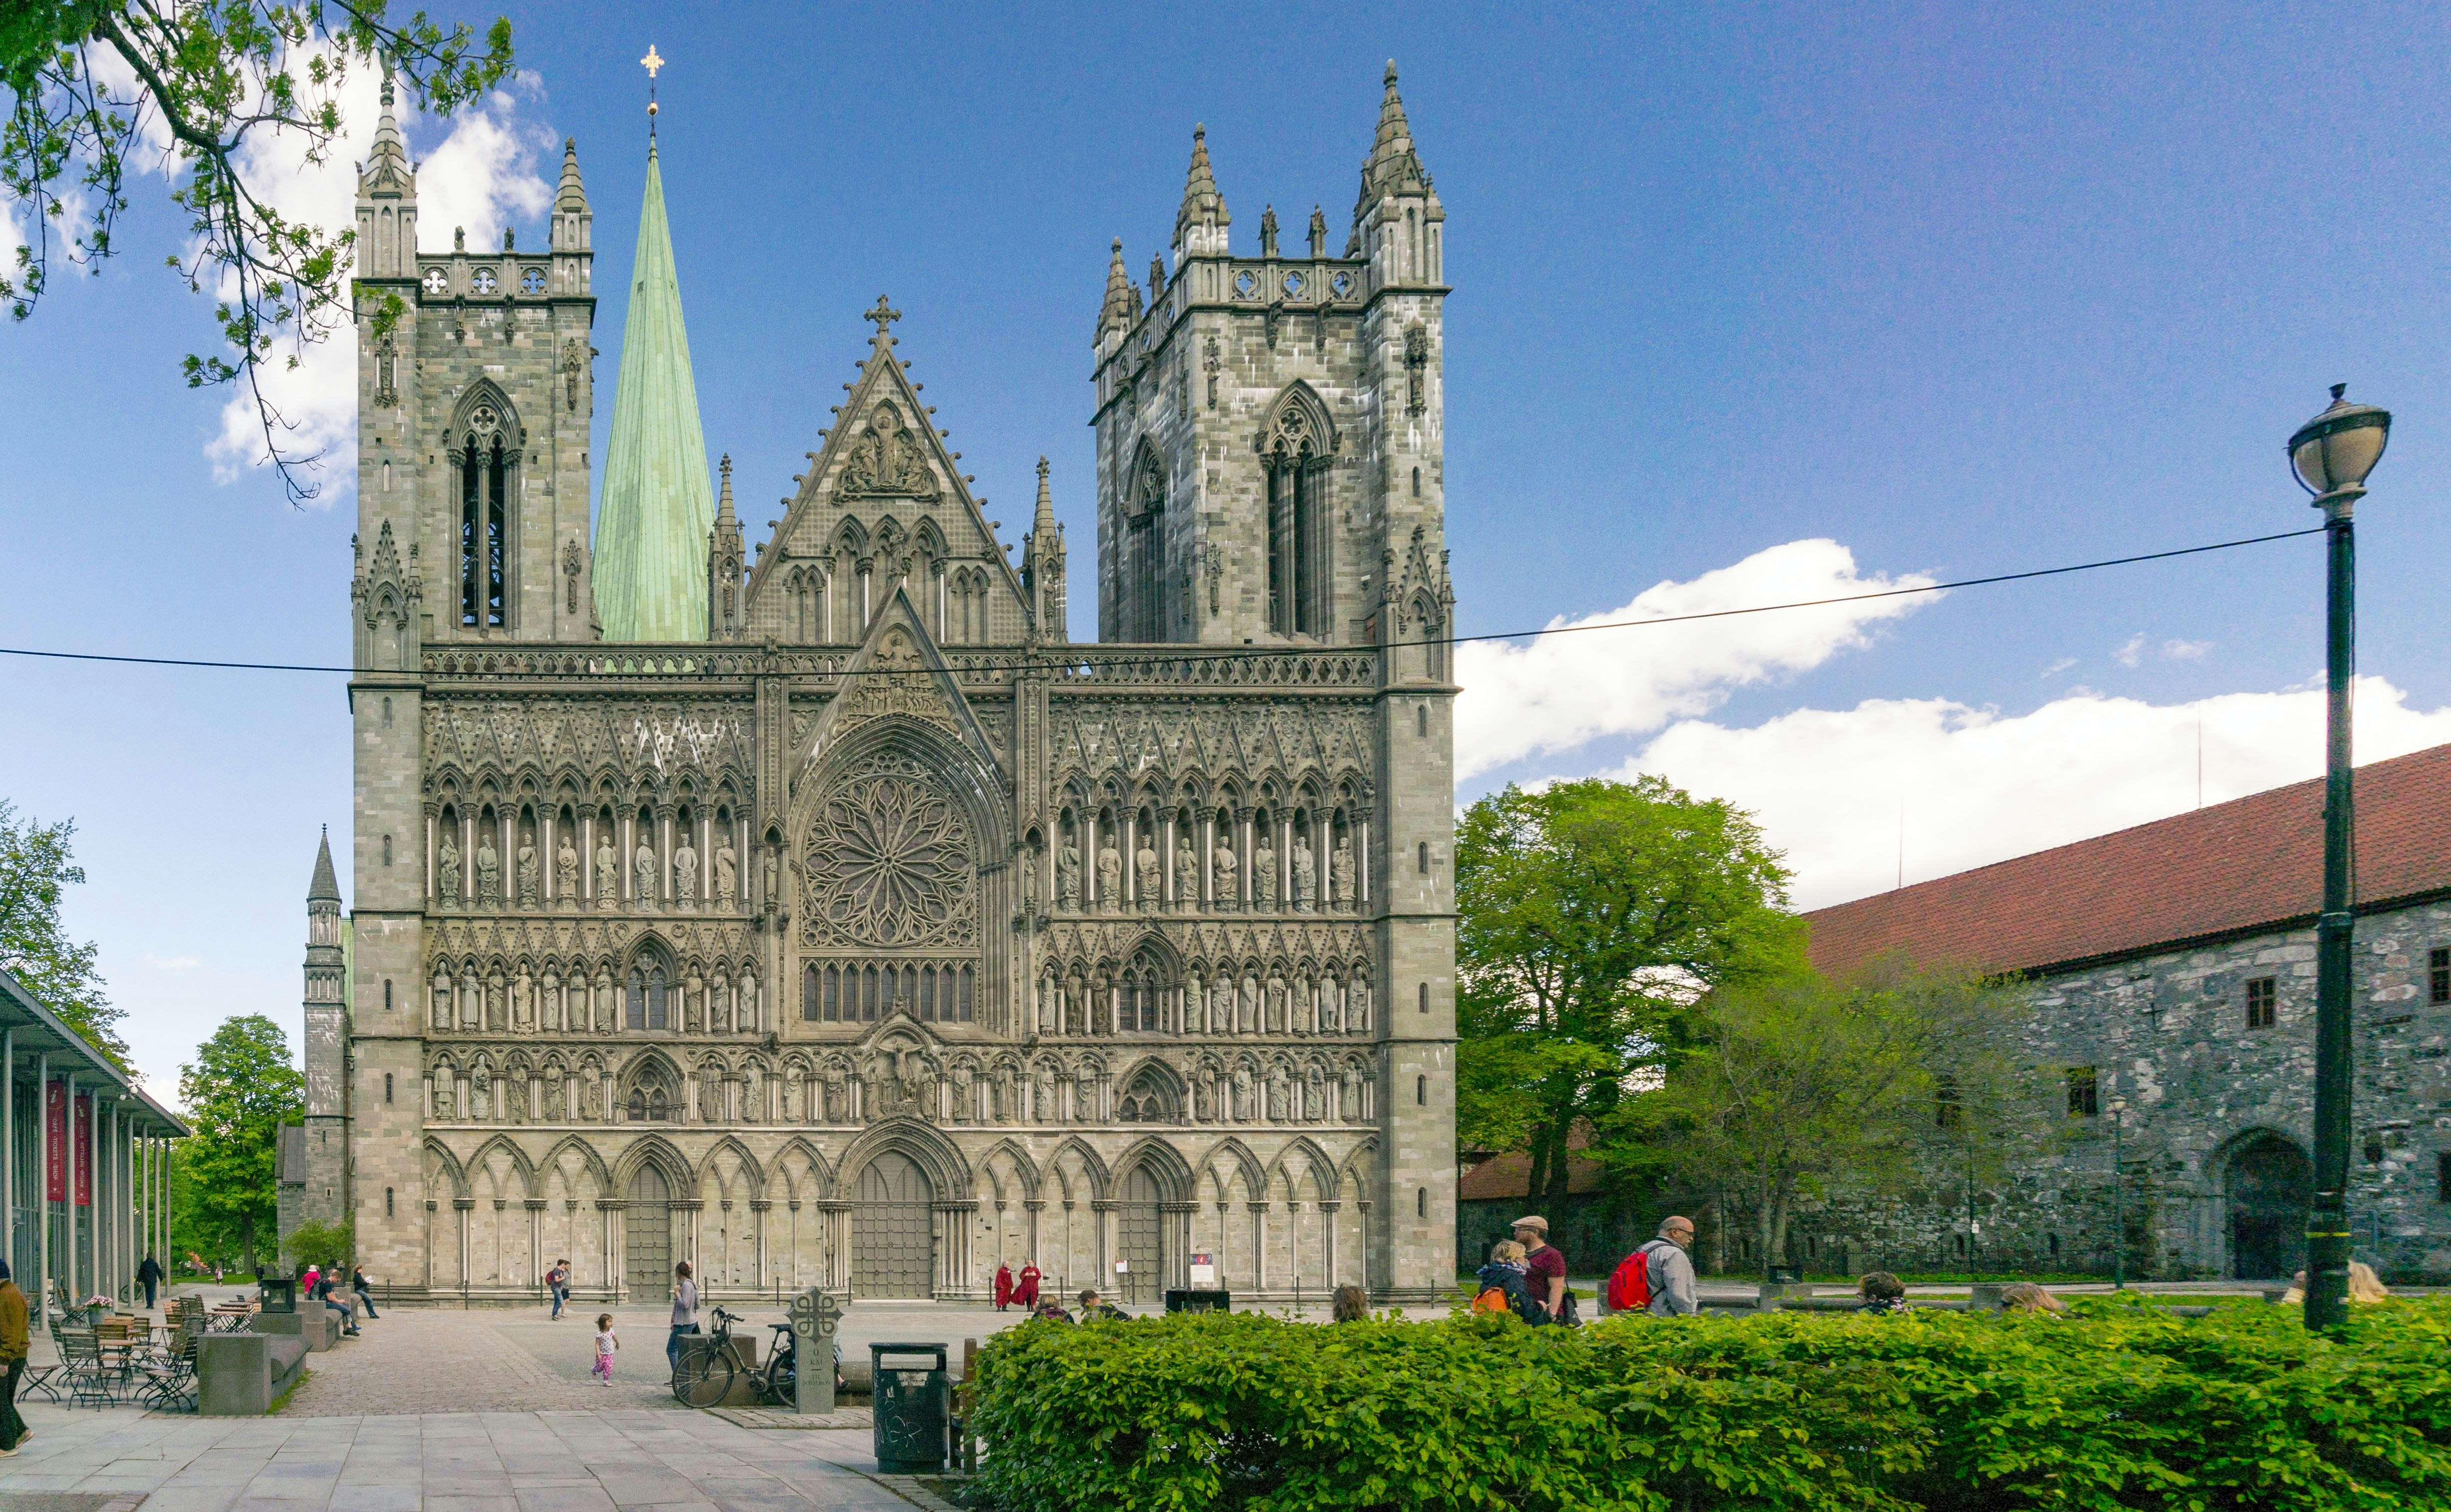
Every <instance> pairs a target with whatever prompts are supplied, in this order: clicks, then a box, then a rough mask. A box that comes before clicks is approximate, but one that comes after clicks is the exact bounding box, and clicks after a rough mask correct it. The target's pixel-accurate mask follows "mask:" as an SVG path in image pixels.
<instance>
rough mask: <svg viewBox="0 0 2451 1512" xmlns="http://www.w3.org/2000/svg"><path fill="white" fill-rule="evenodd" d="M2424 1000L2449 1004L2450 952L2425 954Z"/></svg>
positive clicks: (2442, 951)
mask: <svg viewBox="0 0 2451 1512" xmlns="http://www.w3.org/2000/svg"><path fill="white" fill-rule="evenodd" d="M2425 1000H2426V1001H2427V1002H2451V950H2429V951H2427V952H2426V953H2425Z"/></svg>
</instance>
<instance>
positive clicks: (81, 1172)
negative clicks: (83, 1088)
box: [76, 1093, 93, 1208]
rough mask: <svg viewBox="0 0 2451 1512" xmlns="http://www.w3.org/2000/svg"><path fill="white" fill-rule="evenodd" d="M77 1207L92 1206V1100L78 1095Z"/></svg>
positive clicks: (89, 1097)
mask: <svg viewBox="0 0 2451 1512" xmlns="http://www.w3.org/2000/svg"><path fill="white" fill-rule="evenodd" d="M76 1129H77V1146H76V1168H77V1179H76V1189H77V1206H78V1207H80V1208H90V1207H92V1206H93V1098H92V1097H91V1096H89V1095H85V1094H82V1093H80V1094H78V1095H77V1106H76Z"/></svg>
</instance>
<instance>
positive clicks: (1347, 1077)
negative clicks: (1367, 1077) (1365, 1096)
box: [1337, 1061, 1363, 1123]
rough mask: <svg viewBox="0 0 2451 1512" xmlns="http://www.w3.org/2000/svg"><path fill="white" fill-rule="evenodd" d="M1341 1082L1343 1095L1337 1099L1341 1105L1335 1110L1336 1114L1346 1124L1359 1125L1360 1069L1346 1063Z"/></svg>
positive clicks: (1361, 1114)
mask: <svg viewBox="0 0 2451 1512" xmlns="http://www.w3.org/2000/svg"><path fill="white" fill-rule="evenodd" d="M1343 1080H1344V1085H1343V1095H1342V1097H1341V1098H1340V1099H1339V1101H1340V1102H1341V1103H1342V1104H1343V1105H1342V1106H1341V1107H1339V1108H1338V1109H1337V1112H1338V1113H1339V1114H1341V1115H1343V1119H1344V1121H1345V1122H1346V1123H1360V1122H1361V1121H1362V1117H1363V1110H1362V1070H1361V1068H1360V1067H1358V1066H1356V1065H1354V1064H1353V1063H1352V1062H1350V1061H1347V1062H1346V1063H1345V1067H1344V1078H1343Z"/></svg>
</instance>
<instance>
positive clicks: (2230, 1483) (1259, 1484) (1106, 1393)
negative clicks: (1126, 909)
mask: <svg viewBox="0 0 2451 1512" xmlns="http://www.w3.org/2000/svg"><path fill="white" fill-rule="evenodd" d="M975 1404H976V1406H975V1412H976V1416H975V1421H976V1423H977V1425H978V1427H979V1431H980V1432H981V1434H982V1435H983V1436H984V1438H985V1439H986V1441H987V1447H988V1451H989V1452H988V1458H987V1460H986V1463H985V1464H984V1466H983V1469H982V1474H981V1477H980V1488H981V1490H982V1491H983V1492H984V1494H985V1497H986V1499H987V1500H988V1501H989V1502H991V1503H992V1504H993V1505H995V1506H996V1507H998V1508H1000V1509H1001V1512H1053V1509H1057V1508H1071V1507H1089V1506H1094V1507H1116V1508H1126V1509H1131V1512H1141V1509H1166V1512H1174V1509H1183V1512H1190V1509H1204V1512H1205V1509H1209V1508H1233V1509H1240V1508H1272V1509H1274V1508H1282V1509H1284V1512H1296V1509H1312V1508H1381V1507H1384V1508H1406V1509H1413V1508H1486V1509H1490V1512H1501V1509H1502V1512H1547V1509H1551V1508H1557V1509H1566V1508H1586V1507H1590V1508H1608V1509H1612V1512H1618V1509H1622V1512H1637V1509H1638V1512H1651V1509H1658V1512H1686V1509H1689V1508H1691V1509H1697V1512H1698V1509H1705V1508H1707V1509H1714V1512H1716V1509H1723V1508H1747V1509H1754V1508H1759V1509H1784V1508H1796V1509H1806V1508H1810V1509H1814V1512H1823V1509H1850V1508H1860V1509H1876V1512H1905V1509H1910V1508H1930V1509H1935V1512H1998V1509H2004V1508H2022V1507H2036V1508H2081V1509H2088V1512H2091V1509H2100V1512H2126V1509H2131V1508H2147V1509H2168V1512H2233V1509H2247V1508H2276V1509H2279V1508H2287V1509H2289V1512H2322V1509H2330V1508H2360V1509H2365V1508H2372V1509H2377V1512H2381V1509H2386V1508H2390V1509H2399V1508H2411V1507H2421V1506H2451V1305H2445V1304H2436V1303H2394V1304H2391V1305H2388V1306H2382V1307H2373V1308H2357V1309H2355V1312H2354V1313H2353V1320H2352V1322H2351V1324H2350V1326H2349V1328H2348V1329H2347V1330H2346V1331H2345V1332H2344V1334H2343V1336H2342V1338H2341V1339H2339V1340H2338V1341H2333V1340H2326V1339H2317V1338H2313V1337H2310V1336H2309V1335H2308V1334H2307V1333H2306V1332H2305V1330H2304V1327H2303V1325H2302V1323H2301V1322H2300V1318H2299V1313H2298V1310H2297V1309H2296V1308H2273V1307H2266V1306H2264V1305H2262V1304H2246V1305H2237V1306H2225V1307H2222V1308H2217V1309H2216V1310H2215V1312H2214V1313H2213V1315H2212V1316H2210V1317H2206V1318H2200V1319H2182V1318H2178V1317H2175V1316H2172V1315H2171V1314H2168V1313H2166V1312H2162V1311H2159V1310H2157V1309H2154V1308H2147V1307H2144V1306H2140V1305H2136V1304H2135V1303H2132V1302H2126V1301H2109V1300H2105V1301H2084V1302H2079V1303H2077V1304H2076V1310H2075V1312H2074V1314H2073V1315H2072V1316H2069V1317H2065V1318H2054V1317H2043V1316H2005V1315H2004V1316H1992V1315H1970V1314H1961V1313H1947V1312H1917V1313H1912V1314H1909V1315H1907V1316H1903V1317H1868V1316H1860V1315H1845V1314H1839V1315H1828V1314H1808V1313H1774V1314H1771V1315H1769V1316H1766V1317H1761V1318H1689V1319H1678V1320H1676V1321H1674V1322H1662V1321H1655V1320H1652V1319H1649V1318H1643V1317H1632V1318H1611V1319H1608V1320H1606V1321H1604V1322H1601V1323H1598V1324H1597V1325H1594V1326H1592V1327H1589V1328H1577V1329H1567V1328H1526V1327H1524V1326H1523V1325H1522V1324H1520V1323H1518V1322H1516V1321H1515V1320H1514V1319H1512V1318H1510V1317H1481V1318H1471V1317H1457V1318H1452V1319H1448V1320H1445V1321H1442V1322H1436V1323H1407V1322H1402V1321H1400V1320H1397V1319H1394V1318H1379V1319H1373V1320H1371V1321H1368V1322H1364V1323H1353V1324H1343V1325H1337V1326H1323V1325H1315V1324H1296V1323H1287V1322H1284V1321H1281V1320H1278V1319H1275V1318H1270V1317H1267V1316H1265V1315H1262V1314H1257V1313H1235V1314H1216V1313H1200V1314H1185V1315H1181V1316H1176V1317H1167V1318H1149V1319H1141V1320H1136V1321H1132V1322H1127V1323H1106V1324H1098V1325H1094V1326H1089V1327H1082V1328H1069V1327H1066V1326H1065V1325H1062V1324H1050V1323H1029V1324H1025V1325H1023V1326H1022V1327H1020V1328H1013V1329H1010V1330H1007V1331H1006V1332H1004V1333H1001V1334H998V1335H996V1336H995V1337H994V1338H993V1339H991V1340H990V1341H989V1343H988V1345H987V1347H986V1348H985V1349H984V1350H983V1351H982V1353H981V1355H980V1358H979V1369H978V1380H977V1386H976V1397H975Z"/></svg>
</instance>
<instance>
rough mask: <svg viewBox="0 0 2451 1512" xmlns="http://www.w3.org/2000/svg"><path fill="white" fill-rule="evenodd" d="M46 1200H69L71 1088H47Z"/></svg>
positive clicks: (50, 1085) (57, 1083) (60, 1085)
mask: <svg viewBox="0 0 2451 1512" xmlns="http://www.w3.org/2000/svg"><path fill="white" fill-rule="evenodd" d="M43 1200H44V1201H46V1202H66V1201H68V1200H69V1084H68V1083H67V1082H65V1081H54V1082H49V1083H47V1084H46V1085H45V1086H44V1088H43Z"/></svg>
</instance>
